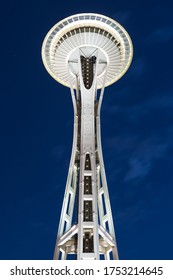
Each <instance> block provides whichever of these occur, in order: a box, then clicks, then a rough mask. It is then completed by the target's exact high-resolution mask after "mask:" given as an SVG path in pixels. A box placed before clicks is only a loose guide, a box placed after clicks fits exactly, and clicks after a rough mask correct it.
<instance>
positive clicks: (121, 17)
mask: <svg viewBox="0 0 173 280" xmlns="http://www.w3.org/2000/svg"><path fill="white" fill-rule="evenodd" d="M111 17H112V18H113V19H115V20H116V21H118V22H120V23H124V22H126V21H128V20H129V19H130V17H131V12H130V11H119V12H117V13H114V14H113V15H112V16H111Z"/></svg>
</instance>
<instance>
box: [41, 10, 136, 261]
mask: <svg viewBox="0 0 173 280" xmlns="http://www.w3.org/2000/svg"><path fill="white" fill-rule="evenodd" d="M132 54H133V47H132V43H131V39H130V37H129V35H128V33H127V32H126V31H125V30H124V28H123V27H122V26H121V25H120V24H119V23H117V22H116V21H114V20H112V19H110V18H108V17H106V16H103V15H99V14H88V13H86V14H78V15H73V16H70V17H68V18H66V19H64V20H62V21H60V22H59V23H57V24H56V25H55V26H53V27H52V29H51V30H50V31H49V32H48V34H47V35H46V37H45V39H44V42H43V46H42V58H43V63H44V65H45V67H46V69H47V71H48V72H49V74H50V75H51V76H52V77H53V78H54V79H55V80H56V81H58V82H59V83H61V84H63V85H65V86H67V87H69V88H70V90H71V96H72V102H73V108H74V132H73V146H72V155H71V160H70V166H69V171H68V177H67V182H66V188H65V194H64V200H63V205H62V211H61V216H60V223H59V229H58V234H57V240H56V245H55V251H54V260H59V259H61V260H65V259H67V258H68V255H70V254H75V255H76V259H78V260H99V259H106V260H109V259H115V260H117V259H118V250H117V244H116V239H115V231H114V225H113V218H112V211H111V206H110V199H109V193H108V187H107V181H106V175H105V168H104V162H103V156H102V146H101V131H100V110H101V104H102V99H103V94H104V89H105V87H106V86H109V85H110V84H113V83H114V82H116V81H117V80H118V79H120V78H121V77H122V76H123V75H124V73H125V72H126V71H127V69H128V67H129V66H130V63H131V60H132ZM76 209H77V216H76V218H75V212H76Z"/></svg>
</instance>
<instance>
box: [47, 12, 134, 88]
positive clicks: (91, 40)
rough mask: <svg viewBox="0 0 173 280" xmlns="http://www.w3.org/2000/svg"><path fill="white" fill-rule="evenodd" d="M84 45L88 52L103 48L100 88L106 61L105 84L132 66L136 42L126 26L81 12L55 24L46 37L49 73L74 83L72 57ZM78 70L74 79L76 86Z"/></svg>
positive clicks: (75, 57) (74, 56)
mask: <svg viewBox="0 0 173 280" xmlns="http://www.w3.org/2000/svg"><path fill="white" fill-rule="evenodd" d="M79 47H80V48H81V47H83V51H84V53H85V55H86V56H87V55H91V54H92V48H97V49H100V51H101V53H102V56H101V58H100V62H99V69H98V74H99V75H98V76H97V88H101V87H102V85H103V77H104V71H103V65H102V62H103V61H105V59H106V62H107V76H106V82H105V86H108V85H110V84H112V83H114V82H116V81H117V80H118V79H120V78H121V77H122V76H123V75H124V73H125V72H126V71H127V69H128V68H129V66H130V63H131V60H132V56H133V46H132V42H131V39H130V37H129V35H128V33H127V32H126V30H125V29H124V28H123V27H122V26H121V25H120V24H119V23H118V22H116V21H115V20H113V19H111V18H109V17H106V16H103V15H99V14H92V13H86V14H77V15H73V16H70V17H68V18H65V19H64V20H62V21H60V22H58V23H57V24H55V25H54V26H53V27H52V28H51V29H50V31H49V32H48V34H47V36H46V37H45V39H44V42H43V46H42V58H43V63H44V65H45V67H46V69H47V71H48V72H49V74H50V75H51V76H52V77H53V78H54V79H55V80H56V81H58V82H59V83H61V84H63V85H65V86H68V87H70V84H69V79H68V61H69V60H73V61H75V60H76V59H77V54H76V53H77V50H78V48H79ZM75 74H76V70H75V69H74V71H72V73H71V75H72V77H71V79H72V84H73V87H74V88H76V79H75Z"/></svg>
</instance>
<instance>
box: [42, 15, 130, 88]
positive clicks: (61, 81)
mask: <svg viewBox="0 0 173 280" xmlns="http://www.w3.org/2000/svg"><path fill="white" fill-rule="evenodd" d="M92 15H94V16H96V17H97V16H98V17H102V18H105V19H107V20H110V21H111V22H113V23H115V25H117V26H118V27H119V28H120V29H121V30H122V31H123V32H124V33H125V35H126V38H127V40H128V42H129V46H130V50H131V51H130V55H129V60H128V63H127V65H126V67H125V68H124V69H123V71H122V72H121V74H120V75H118V77H116V78H114V79H113V80H112V81H110V82H109V83H108V84H105V87H107V86H109V85H111V84H113V83H115V82H117V81H118V80H119V79H120V78H121V77H122V76H123V75H124V74H125V73H126V72H127V70H128V68H129V67H130V65H131V62H132V59H133V43H132V40H131V38H130V35H129V34H128V32H127V31H126V29H125V28H124V27H123V26H122V25H121V24H120V23H118V22H117V21H116V20H114V19H113V18H111V17H108V16H105V15H102V14H97V13H78V14H73V15H71V16H68V17H66V18H64V19H62V20H60V21H58V22H57V23H56V24H54V25H53V26H52V28H51V29H49V31H48V32H47V34H46V36H45V38H44V40H43V43H42V48H41V54H42V60H43V64H44V66H45V68H46V70H47V71H48V73H49V74H50V76H51V77H52V78H53V79H55V80H56V81H57V82H59V83H60V84H62V85H64V86H66V87H70V85H69V84H67V83H65V82H64V81H63V80H61V79H60V78H58V77H57V76H56V75H55V74H54V73H53V71H52V70H51V69H50V67H49V66H48V64H47V62H46V57H45V52H44V50H45V45H46V42H47V39H48V38H49V36H50V35H51V33H52V32H53V30H54V29H55V28H56V27H57V26H59V25H61V24H62V23H63V22H64V21H67V20H68V19H70V18H73V17H79V16H92ZM86 20H90V21H93V23H94V22H96V21H97V22H98V23H99V20H97V19H96V18H94V19H92V18H90V19H79V20H77V21H74V23H75V22H76V23H77V22H79V21H86ZM100 22H101V21H100ZM102 23H103V24H105V25H109V24H107V23H105V22H102ZM65 28H66V25H65V26H63V27H62V28H61V29H62V30H63V29H65ZM109 28H111V30H115V29H114V28H113V27H112V26H110V25H109ZM61 29H60V30H59V31H58V32H57V33H59V32H61ZM98 88H102V87H98Z"/></svg>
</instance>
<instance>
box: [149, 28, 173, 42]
mask: <svg viewBox="0 0 173 280" xmlns="http://www.w3.org/2000/svg"><path fill="white" fill-rule="evenodd" d="M171 39H173V26H166V27H160V28H158V29H156V30H154V31H153V32H152V33H151V34H150V35H149V36H148V38H147V40H146V42H149V43H153V42H163V43H167V42H168V41H169V40H171Z"/></svg>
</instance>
